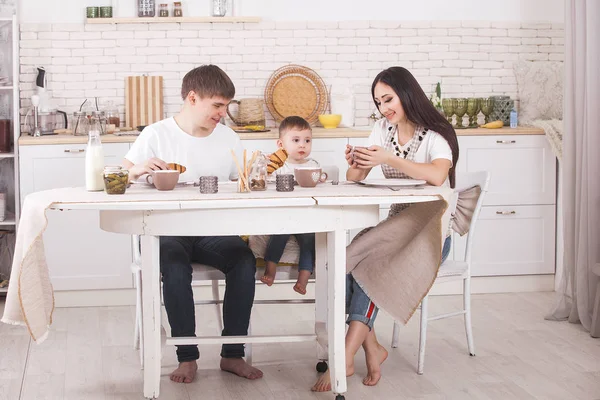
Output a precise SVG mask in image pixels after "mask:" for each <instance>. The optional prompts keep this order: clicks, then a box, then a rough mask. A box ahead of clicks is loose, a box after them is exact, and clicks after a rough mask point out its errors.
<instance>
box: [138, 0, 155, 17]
mask: <svg viewBox="0 0 600 400" xmlns="http://www.w3.org/2000/svg"><path fill="white" fill-rule="evenodd" d="M137 4H138V17H154V16H155V15H156V3H155V0H137Z"/></svg>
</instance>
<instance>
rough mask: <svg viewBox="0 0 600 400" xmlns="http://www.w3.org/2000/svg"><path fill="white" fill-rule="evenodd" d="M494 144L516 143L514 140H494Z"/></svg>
mask: <svg viewBox="0 0 600 400" xmlns="http://www.w3.org/2000/svg"><path fill="white" fill-rule="evenodd" d="M496 143H498V144H514V143H517V141H516V140H496Z"/></svg>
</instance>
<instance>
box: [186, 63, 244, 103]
mask: <svg viewBox="0 0 600 400" xmlns="http://www.w3.org/2000/svg"><path fill="white" fill-rule="evenodd" d="M191 91H194V92H196V94H197V95H198V96H200V98H202V99H205V98H207V97H214V96H220V97H223V98H224V99H233V97H234V96H235V86H234V85H233V82H232V81H231V79H230V78H229V76H227V74H226V73H225V71H223V70H222V69H221V68H219V67H217V66H216V65H203V66H201V67H197V68H194V69H193V70H191V71H190V72H188V73H187V74H185V76H184V77H183V83H182V85H181V98H182V99H184V100H185V99H186V97H187V95H188V94H189V93H190V92H191Z"/></svg>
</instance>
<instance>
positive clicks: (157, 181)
mask: <svg viewBox="0 0 600 400" xmlns="http://www.w3.org/2000/svg"><path fill="white" fill-rule="evenodd" d="M178 181H179V171H174V170H170V169H168V170H160V171H153V172H152V174H150V175H148V176H146V182H148V183H149V184H151V185H154V187H155V188H157V189H158V190H173V189H174V188H175V186H176V185H177V182H178Z"/></svg>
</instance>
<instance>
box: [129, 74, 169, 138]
mask: <svg viewBox="0 0 600 400" xmlns="http://www.w3.org/2000/svg"><path fill="white" fill-rule="evenodd" d="M163 118H164V110H163V77H162V76H127V77H125V126H132V127H134V128H135V127H136V126H140V125H150V124H152V123H154V122H158V121H160V120H161V119H163Z"/></svg>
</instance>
